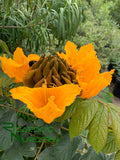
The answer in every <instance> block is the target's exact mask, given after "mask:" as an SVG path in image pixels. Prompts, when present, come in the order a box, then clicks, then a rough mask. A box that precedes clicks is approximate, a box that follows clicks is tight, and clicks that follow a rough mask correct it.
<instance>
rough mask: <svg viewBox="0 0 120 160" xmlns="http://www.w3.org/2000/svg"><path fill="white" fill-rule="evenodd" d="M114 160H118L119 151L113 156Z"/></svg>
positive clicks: (119, 159) (119, 157) (119, 156)
mask: <svg viewBox="0 0 120 160" xmlns="http://www.w3.org/2000/svg"><path fill="white" fill-rule="evenodd" d="M114 160H120V150H118V151H117V153H116V154H115V159H114Z"/></svg>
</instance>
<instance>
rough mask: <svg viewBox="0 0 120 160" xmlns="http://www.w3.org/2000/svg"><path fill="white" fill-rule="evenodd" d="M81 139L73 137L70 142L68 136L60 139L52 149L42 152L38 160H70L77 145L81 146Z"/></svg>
mask: <svg viewBox="0 0 120 160" xmlns="http://www.w3.org/2000/svg"><path fill="white" fill-rule="evenodd" d="M81 143H82V139H81V137H75V138H73V139H72V141H70V137H69V134H66V135H64V136H62V137H61V139H60V141H59V142H58V143H57V144H56V145H55V146H53V147H49V148H47V149H45V150H44V151H42V152H41V153H40V155H39V156H38V160H72V157H74V156H75V152H76V149H77V148H78V145H81Z"/></svg>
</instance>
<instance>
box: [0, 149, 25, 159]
mask: <svg viewBox="0 0 120 160" xmlns="http://www.w3.org/2000/svg"><path fill="white" fill-rule="evenodd" d="M2 160H24V158H23V156H22V154H21V153H20V152H18V150H17V148H16V149H14V148H10V149H8V150H6V151H5V152H4V154H3V156H2Z"/></svg>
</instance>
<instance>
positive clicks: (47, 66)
mask: <svg viewBox="0 0 120 160" xmlns="http://www.w3.org/2000/svg"><path fill="white" fill-rule="evenodd" d="M31 64H32V63H31ZM23 81H24V85H26V86H28V87H32V88H33V87H41V86H42V85H43V84H44V82H45V81H46V84H47V87H48V88H51V87H58V86H61V85H63V84H70V83H75V84H76V83H77V81H76V72H75V70H74V69H73V68H72V67H71V66H70V65H68V64H67V62H66V60H64V59H62V58H60V57H59V56H58V55H55V56H52V55H49V56H47V57H45V55H42V56H41V57H40V59H39V61H37V62H34V64H33V65H32V66H31V67H30V70H29V71H28V73H27V74H26V75H25V76H24V80H23Z"/></svg>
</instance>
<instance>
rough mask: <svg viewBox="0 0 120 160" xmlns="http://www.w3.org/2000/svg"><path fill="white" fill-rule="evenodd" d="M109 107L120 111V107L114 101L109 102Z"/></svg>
mask: <svg viewBox="0 0 120 160" xmlns="http://www.w3.org/2000/svg"><path fill="white" fill-rule="evenodd" d="M108 105H109V107H110V108H111V109H112V110H114V111H115V112H118V113H120V107H118V106H116V105H115V104H113V103H108Z"/></svg>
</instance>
